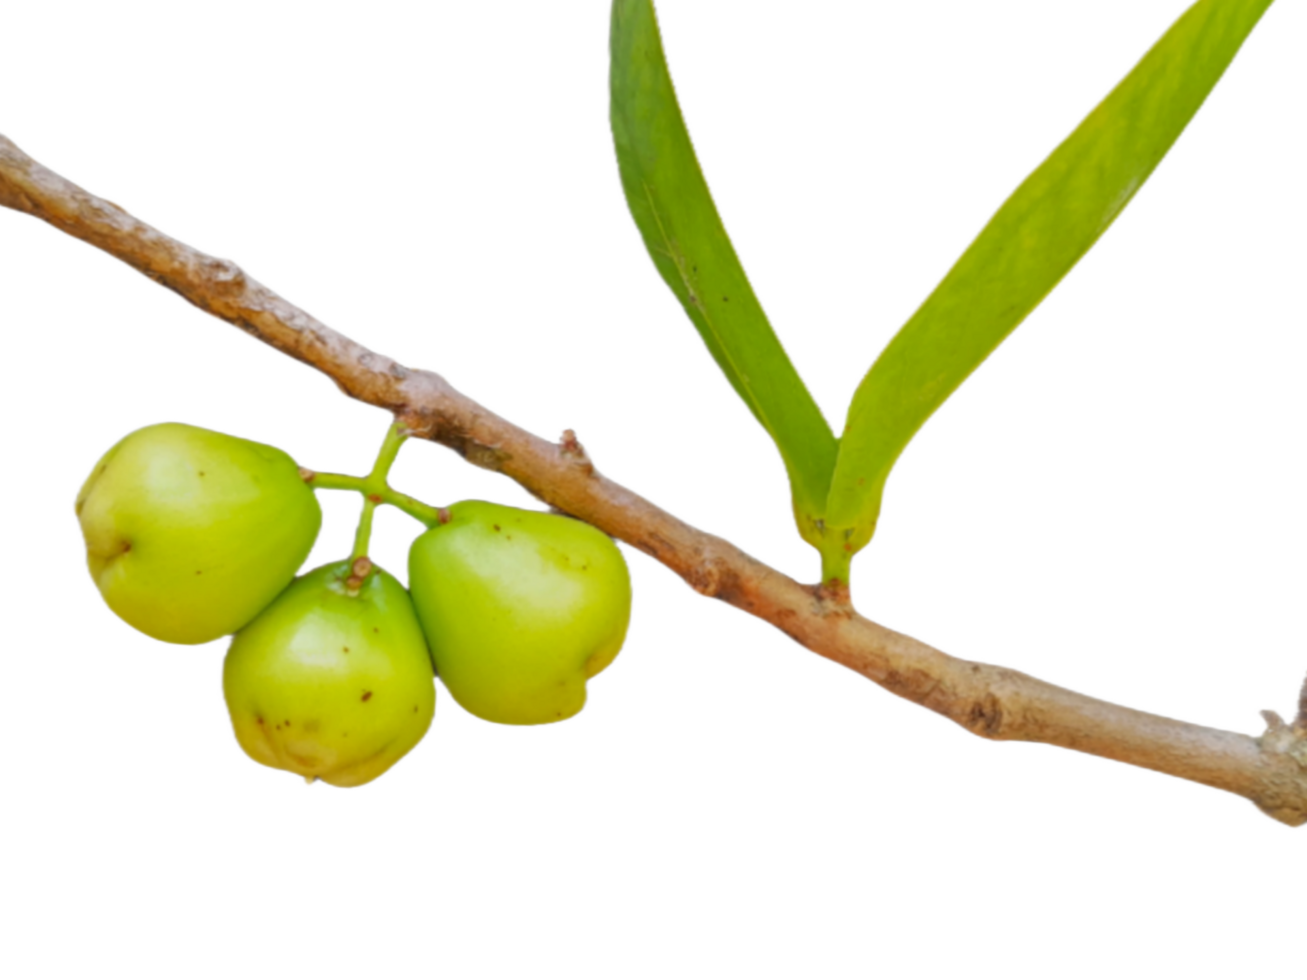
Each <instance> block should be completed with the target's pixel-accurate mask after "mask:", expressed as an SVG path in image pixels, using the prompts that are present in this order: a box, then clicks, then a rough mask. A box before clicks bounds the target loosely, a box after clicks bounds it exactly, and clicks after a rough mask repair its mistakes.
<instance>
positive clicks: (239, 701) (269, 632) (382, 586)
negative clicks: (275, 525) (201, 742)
mask: <svg viewBox="0 0 1307 980" xmlns="http://www.w3.org/2000/svg"><path fill="white" fill-rule="evenodd" d="M360 579H361V581H360ZM222 686H223V693H224V695H225V696H226V698H227V710H228V711H229V712H230V713H231V722H232V727H233V728H234V729H235V731H236V741H238V742H239V743H240V746H241V748H242V749H244V750H245V754H246V755H248V756H249V757H250V758H251V759H253V760H254V761H255V762H261V763H263V765H265V766H271V767H272V768H274V769H285V770H287V771H288V772H293V773H298V774H299V775H301V776H303V777H305V778H306V779H308V780H309V781H310V782H311V781H313V780H314V779H321V780H322V781H323V782H327V783H331V784H332V785H334V786H360V785H362V784H363V783H367V782H370V781H372V780H373V779H376V778H377V777H378V776H380V775H381V774H382V773H383V772H385V771H386V770H387V769H389V768H390V767H391V766H393V765H394V764H395V763H396V762H398V761H399V760H400V759H401V758H402V757H403V756H404V755H405V753H407V752H408V751H409V749H411V748H413V746H415V745H417V744H418V742H420V741H421V740H422V736H423V735H425V734H426V732H427V729H428V728H429V727H430V726H431V717H432V715H433V713H434V712H435V707H436V688H435V680H434V673H433V670H432V665H431V656H430V654H429V653H428V652H427V643H426V639H425V637H424V636H423V635H422V627H421V625H419V623H418V620H417V616H416V615H415V614H414V612H413V604H412V602H410V601H409V597H408V593H407V592H406V591H405V590H404V587H403V586H402V585H400V584H399V582H397V581H396V580H395V579H394V577H393V576H391V575H388V574H386V573H385V572H383V571H381V570H380V569H372V568H371V566H370V564H369V563H368V561H367V559H366V558H362V559H359V560H358V561H357V562H355V563H354V564H353V565H351V563H350V562H344V563H338V564H333V565H325V566H323V567H322V568H318V569H315V570H314V571H312V572H309V573H308V574H307V575H304V576H303V577H301V578H299V579H297V580H296V581H295V582H294V583H293V584H292V585H291V586H290V588H288V589H287V590H286V591H285V592H283V593H282V594H281V595H280V596H279V597H278V598H277V601H276V602H274V603H273V604H272V605H271V606H269V607H268V608H267V609H265V610H264V611H263V612H262V613H261V614H260V615H259V617H258V618H257V619H255V620H254V622H252V623H250V624H249V625H248V626H246V627H245V628H244V629H243V630H241V631H240V632H239V633H237V634H236V636H235V637H234V638H233V639H232V642H231V649H230V650H229V651H228V652H227V659H226V661H225V663H224V664H223V672H222Z"/></svg>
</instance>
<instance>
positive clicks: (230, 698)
mask: <svg viewBox="0 0 1307 980" xmlns="http://www.w3.org/2000/svg"><path fill="white" fill-rule="evenodd" d="M403 440H404V433H403V432H402V430H400V429H399V428H398V427H392V429H391V430H390V431H389V432H388V434H387V437H386V442H385V444H384V445H383V447H382V450H381V453H380V455H379V457H378V459H377V465H376V466H375V467H374V468H373V471H372V473H371V474H369V475H368V476H367V477H350V476H337V475H334V474H314V473H310V472H308V471H305V470H301V469H300V468H299V467H298V466H297V465H296V464H295V462H294V461H293V460H292V459H291V458H290V457H289V456H287V455H286V454H285V453H283V452H282V451H281V450H279V449H274V448H272V447H271V446H265V445H261V444H260V443H256V442H249V441H247V440H245V439H238V438H236V437H234V436H228V435H223V434H222V433H218V432H211V431H209V430H207V429H200V428H196V427H194V426H189V425H181V424H177V423H165V424H162V425H153V426H149V427H147V428H144V429H140V430H138V431H136V432H133V433H132V434H131V435H129V436H127V437H126V438H124V439H123V440H122V441H120V442H119V443H118V444H117V445H115V446H114V447H113V448H112V449H110V450H109V451H108V452H107V453H106V454H105V455H104V457H103V458H102V459H101V460H100V461H99V462H98V463H97V464H96V466H95V469H94V470H93V471H92V473H91V475H90V477H89V478H88V479H87V481H86V483H85V485H84V486H83V487H82V490H81V492H80V493H79V494H78V496H77V516H78V519H79V521H80V522H81V526H82V533H83V535H84V536H85V539H86V550H87V563H88V565H89V566H90V570H91V576H92V577H93V578H94V580H95V583H96V585H97V586H98V587H99V590H100V593H101V595H103V596H104V600H105V602H107V603H108V605H109V608H110V609H112V610H113V611H114V612H115V613H117V614H118V615H119V616H120V617H122V618H123V619H124V620H126V621H127V622H128V623H130V624H131V625H132V626H134V627H136V628H137V629H138V630H140V631H141V632H143V633H146V634H148V635H150V636H153V637H155V638H157V639H160V640H166V641H168V642H170V643H206V642H208V641H210V640H215V639H218V638H219V637H222V636H226V635H229V634H234V636H233V639H232V642H231V646H230V648H229V650H228V652H227V659H226V662H225V664H224V668H223V689H224V694H225V695H226V699H227V707H228V710H229V711H230V713H231V720H232V726H233V728H234V729H235V732H236V739H237V741H238V742H239V743H240V745H241V748H242V749H244V750H245V752H246V754H247V755H249V756H250V758H252V759H254V760H255V761H257V762H261V763H263V764H264V765H267V766H272V767H273V768H277V769H285V770H288V771H290V772H294V773H298V774H300V775H302V776H304V777H305V778H307V779H308V780H309V781H312V780H314V779H321V780H323V781H324V782H328V783H332V784H334V785H337V786H358V785H360V784H362V783H366V782H369V781H371V780H373V779H375V778H376V777H378V776H380V775H381V774H382V773H383V772H385V771H386V770H387V769H389V768H390V767H391V766H392V765H394V764H395V763H396V762H397V761H398V760H399V759H400V758H402V757H403V756H404V755H405V753H407V752H408V751H409V749H411V748H413V746H415V745H416V744H417V743H418V742H419V741H420V740H421V739H422V736H423V735H425V734H426V731H427V729H428V728H429V727H430V725H431V719H432V716H433V714H434V711H435V699H436V692H435V684H434V677H435V676H436V675H437V674H438V675H439V676H440V678H441V680H442V681H443V683H444V684H445V686H446V688H447V689H448V690H449V692H450V694H452V695H453V697H454V699H455V700H456V701H458V703H459V704H461V705H462V706H463V707H464V708H466V709H467V710H468V711H470V712H471V713H472V714H474V715H477V716H479V717H481V718H485V719H487V720H490V721H497V722H502V723H505V724H517V725H534V724H541V723H545V722H552V721H560V720H562V719H564V718H570V717H571V716H572V715H574V714H576V713H577V712H578V711H580V710H581V708H582V706H583V705H584V704H585V696H586V690H585V683H586V680H587V679H588V678H590V677H593V676H594V675H595V674H597V673H599V671H601V670H603V669H604V668H605V667H607V666H608V664H610V663H611V662H612V660H613V658H614V657H615V656H617V652H618V650H619V649H620V648H621V645H622V641H623V640H624V639H625V636H626V628H627V623H628V620H629V618H630V610H631V584H630V577H629V574H628V572H627V568H626V563H625V562H624V561H623V559H622V555H621V552H619V551H618V549H617V546H616V545H614V544H613V542H612V541H611V540H610V539H609V538H608V537H607V536H606V535H605V534H603V533H602V532H600V531H598V530H596V529H595V528H593V527H591V526H590V525H588V524H584V523H582V522H580V521H576V520H573V519H571V518H568V517H562V516H558V515H554V514H542V513H534V512H530V511H523V510H519V509H517V508H513V507H504V506H500V505H498V504H491V503H484V502H482V501H467V502H464V503H460V504H454V505H453V506H451V507H448V508H433V507H430V506H428V505H426V504H422V503H420V502H419V501H416V500H414V499H412V498H410V497H406V496H404V495H402V494H398V493H396V492H395V491H394V490H392V489H391V488H390V486H389V484H388V483H387V481H386V477H387V474H388V473H389V470H390V466H391V464H392V463H393V462H394V460H395V456H396V455H397V454H398V451H399V446H400V445H401V444H402V442H403ZM314 489H348V490H356V491H359V492H360V493H362V494H363V496H364V505H363V517H362V519H361V520H360V522H359V531H358V534H357V536H356V539H355V547H354V553H353V554H352V555H351V556H350V557H349V558H347V559H345V560H342V561H339V562H333V563H331V564H328V565H324V566H322V567H321V568H317V569H314V570H313V571H311V572H308V573H306V574H304V575H302V576H300V577H299V578H295V573H296V571H298V569H299V567H300V566H301V565H302V564H303V562H304V560H305V558H307V557H308V554H309V551H310V549H311V548H312V547H313V543H314V541H315V540H316V538H317V535H318V530H319V528H320V527H321V524H322V511H321V509H320V508H319V506H318V501H317V498H316V496H315V495H314ZM381 503H389V504H393V505H394V506H397V507H399V508H401V509H402V510H404V511H405V512H407V513H409V514H411V515H413V516H414V517H417V518H418V519H420V520H422V521H423V523H425V524H426V525H427V530H426V531H425V532H424V533H423V534H422V535H421V536H419V537H418V538H417V540H416V541H414V542H413V545H412V548H411V549H410V551H409V570H408V571H409V588H408V589H405V588H404V586H403V585H401V584H400V583H399V582H398V581H397V580H396V579H395V578H394V577H393V576H392V575H390V574H388V573H387V572H385V571H383V570H382V569H380V568H378V567H376V566H375V565H373V563H372V562H371V560H370V559H369V558H368V557H367V546H368V541H369V536H370V533H371V526H372V514H373V510H374V509H375V507H376V506H377V505H378V504H381Z"/></svg>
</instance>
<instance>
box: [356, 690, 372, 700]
mask: <svg viewBox="0 0 1307 980" xmlns="http://www.w3.org/2000/svg"><path fill="white" fill-rule="evenodd" d="M371 699H372V692H371V691H364V692H363V697H361V698H359V700H360V701H370V700H371Z"/></svg>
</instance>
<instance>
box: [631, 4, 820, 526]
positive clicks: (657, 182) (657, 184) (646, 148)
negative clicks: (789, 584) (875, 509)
mask: <svg viewBox="0 0 1307 980" xmlns="http://www.w3.org/2000/svg"><path fill="white" fill-rule="evenodd" d="M611 53H612V70H611V74H610V77H609V86H610V94H611V98H612V105H611V118H612V127H613V142H614V143H615V144H616V147H617V162H618V165H619V168H620V170H621V176H622V190H623V191H625V193H626V203H627V204H628V205H629V207H630V209H631V216H632V217H633V218H634V219H635V223H636V226H637V227H638V228H639V229H640V234H641V235H642V236H643V237H644V244H645V247H646V248H647V249H648V250H649V255H650V256H651V257H652V258H653V262H654V265H655V266H657V268H658V271H659V273H661V274H662V277H663V279H664V280H665V281H666V283H667V285H668V286H669V287H670V288H671V290H672V292H673V293H674V294H675V295H676V298H677V299H678V300H680V301H681V305H682V306H683V307H684V308H685V312H686V314H687V315H688V316H689V317H690V320H691V322H693V323H694V325H695V327H696V328H697V329H698V331H699V335H700V336H701V337H702V338H703V342H704V343H705V344H706V345H707V346H708V350H709V351H710V352H711V353H712V356H713V358H714V359H715V360H716V361H717V364H718V366H719V367H720V368H721V369H722V372H723V373H724V374H725V375H726V377H727V380H729V381H730V383H731V385H732V387H734V388H735V391H736V393H737V394H739V396H740V397H741V398H742V399H743V400H744V403H745V404H746V405H748V406H749V409H750V410H751V411H752V412H753V414H754V416H755V417H756V418H757V419H758V421H759V422H760V423H761V424H762V426H763V428H764V429H766V430H767V432H768V433H769V434H770V435H771V437H772V439H773V440H774V441H775V443H776V446H777V448H778V449H779V450H780V453H781V457H782V459H783V460H784V462H785V469H786V471H787V472H788V474H789V478H790V489H791V493H792V495H793V498H794V511H795V519H796V521H797V522H798V524H799V532H800V534H802V535H803V537H804V538H805V540H808V541H810V542H811V543H813V544H814V545H817V544H818V539H819V538H820V531H819V527H820V524H819V522H820V519H821V517H822V509H823V508H824V507H825V505H826V498H827V496H828V493H829V488H830V477H831V472H832V471H833V470H834V468H835V456H836V448H837V443H836V440H835V436H834V434H833V433H832V432H831V428H830V426H829V425H828V424H827V422H826V420H825V418H823V417H822V414H821V410H820V409H819V408H818V407H817V404H816V402H814V401H813V399H812V395H811V394H809V392H808V389H807V388H806V387H804V384H803V381H802V379H800V377H799V375H798V372H797V371H796V370H795V369H794V365H793V364H792V363H790V359H789V357H788V356H787V355H786V353H785V349H784V348H783V347H782V346H781V343H780V341H779V340H778V339H777V337H776V334H775V332H774V331H773V330H772V328H771V325H770V324H769V323H768V322H767V316H766V314H765V313H764V312H763V309H762V305H761V304H760V303H759V302H758V298H757V296H755V295H754V292H753V287H751V286H750V285H749V280H748V278H747V277H746V276H745V274H744V269H743V267H742V266H741V265H740V260H739V258H737V257H736V254H735V249H734V248H733V247H732V246H731V240H730V238H729V237H727V234H726V229H725V227H724V226H723V225H722V220H721V218H720V217H719V216H718V214H717V207H716V205H714V204H713V199H712V195H711V194H710V193H709V191H708V184H707V182H706V181H705V180H704V177H703V172H702V171H701V170H700V169H699V161H698V159H697V158H696V157H695V154H694V147H693V146H692V145H691V144H690V136H689V133H688V132H687V131H686V128H685V121H684V120H683V119H682V117H681V109H680V106H679V105H678V104H677V101H676V93H675V91H674V90H673V88H672V79H671V75H669V74H668V71H667V62H666V60H665V58H664V56H663V45H662V38H661V37H660V36H659V32H658V22H657V19H656V17H655V15H654V7H653V3H652V2H651V0H614V3H613V14H612V35H611Z"/></svg>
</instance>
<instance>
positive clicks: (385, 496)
mask: <svg viewBox="0 0 1307 980" xmlns="http://www.w3.org/2000/svg"><path fill="white" fill-rule="evenodd" d="M408 439H409V430H408V429H406V427H405V426H404V425H401V423H399V422H396V421H395V419H391V421H389V422H388V423H387V426H386V430H384V431H383V433H382V438H380V439H379V440H378V443H376V449H375V451H374V452H372V463H371V465H370V466H369V468H367V472H366V473H350V472H348V470H335V469H315V470H303V472H302V473H301V474H302V476H303V478H305V481H306V482H307V483H308V485H310V486H312V487H314V489H315V490H341V491H345V493H352V494H357V495H358V497H361V498H362V504H361V506H359V508H358V517H357V519H356V521H354V531H353V533H352V540H350V546H349V557H350V559H353V561H354V562H356V563H357V562H358V559H371V557H372V533H374V531H375V527H376V508H378V506H383V504H384V506H386V507H389V508H392V510H395V511H399V512H400V514H403V515H404V516H405V517H408V519H409V520H412V521H413V523H414V524H417V525H420V527H423V528H429V527H431V525H434V524H439V523H440V516H439V508H438V507H437V506H435V504H434V503H430V502H429V500H423V499H422V498H420V497H413V495H412V494H409V493H405V491H404V490H400V489H397V487H396V486H393V485H392V483H391V472H393V469H395V464H396V463H399V457H400V453H401V452H403V451H404V446H405V444H406V443H408ZM367 567H370V564H369V566H367ZM366 575H367V572H366V571H365V572H363V575H362V576H359V578H366Z"/></svg>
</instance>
